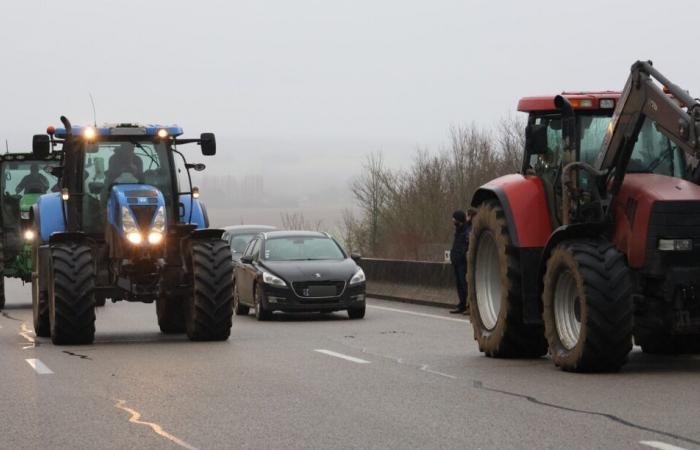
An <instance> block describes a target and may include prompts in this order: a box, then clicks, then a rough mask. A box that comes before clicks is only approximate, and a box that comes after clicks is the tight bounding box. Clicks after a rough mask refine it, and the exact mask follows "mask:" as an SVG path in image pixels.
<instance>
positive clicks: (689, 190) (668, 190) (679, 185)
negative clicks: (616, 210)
mask: <svg viewBox="0 0 700 450" xmlns="http://www.w3.org/2000/svg"><path fill="white" fill-rule="evenodd" d="M621 191H625V192H627V193H628V194H629V195H631V196H633V197H635V198H636V199H637V200H642V199H641V198H639V197H640V196H643V197H645V200H647V201H664V200H666V201H669V200H671V201H683V200H696V201H700V186H698V185H697V184H695V183H693V182H690V181H686V180H682V179H680V178H674V177H669V176H666V175H656V174H652V173H630V174H627V175H625V180H624V182H623V183H622V189H621ZM625 197H626V196H625Z"/></svg>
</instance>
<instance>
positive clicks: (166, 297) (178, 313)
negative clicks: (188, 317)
mask: <svg viewBox="0 0 700 450" xmlns="http://www.w3.org/2000/svg"><path fill="white" fill-rule="evenodd" d="M183 303H184V300H183V297H182V295H181V294H177V293H174V292H169V291H166V290H161V291H160V292H159V293H158V298H157V299H156V314H157V316H158V326H159V327H160V331H161V332H162V333H163V334H179V333H184V332H185V310H184V308H183Z"/></svg>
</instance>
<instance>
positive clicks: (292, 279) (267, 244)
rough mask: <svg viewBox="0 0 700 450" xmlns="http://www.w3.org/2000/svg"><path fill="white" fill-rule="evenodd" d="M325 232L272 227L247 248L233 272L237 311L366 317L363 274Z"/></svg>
mask: <svg viewBox="0 0 700 450" xmlns="http://www.w3.org/2000/svg"><path fill="white" fill-rule="evenodd" d="M357 259H359V256H354V255H353V257H349V256H348V255H347V254H346V253H345V251H343V249H342V248H341V246H340V245H339V244H338V243H337V242H336V241H335V240H334V239H333V238H331V237H330V236H329V235H328V234H326V233H319V232H312V231H271V232H266V233H261V234H259V235H258V236H256V237H255V238H254V239H253V240H252V241H250V244H248V247H246V249H245V252H244V253H243V257H242V258H241V260H240V264H237V265H236V267H235V269H234V271H235V276H234V279H235V282H234V289H233V292H234V293H233V298H234V311H235V312H236V315H246V314H248V311H249V309H250V308H254V310H255V317H256V318H257V319H258V320H266V319H269V318H270V316H271V315H272V312H273V311H284V312H332V311H340V310H347V311H348V316H350V318H351V319H361V318H363V317H364V316H365V274H364V272H363V271H362V269H361V268H360V267H359V266H358V265H357V263H356V260H357Z"/></svg>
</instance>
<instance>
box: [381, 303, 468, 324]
mask: <svg viewBox="0 0 700 450" xmlns="http://www.w3.org/2000/svg"><path fill="white" fill-rule="evenodd" d="M367 307H368V308H374V309H381V310H384V311H393V312H399V313H403V314H410V315H412V316H420V317H430V318H431V319H440V320H449V321H452V322H469V319H454V318H452V317H442V316H438V315H436V314H426V313H419V312H415V311H407V310H405V309H398V308H387V307H386V306H376V305H367Z"/></svg>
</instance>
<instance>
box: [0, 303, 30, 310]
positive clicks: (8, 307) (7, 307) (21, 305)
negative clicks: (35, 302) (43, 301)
mask: <svg viewBox="0 0 700 450" xmlns="http://www.w3.org/2000/svg"><path fill="white" fill-rule="evenodd" d="M11 309H32V304H31V303H11V304H7V305H5V307H4V308H2V310H3V311H8V310H11Z"/></svg>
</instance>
